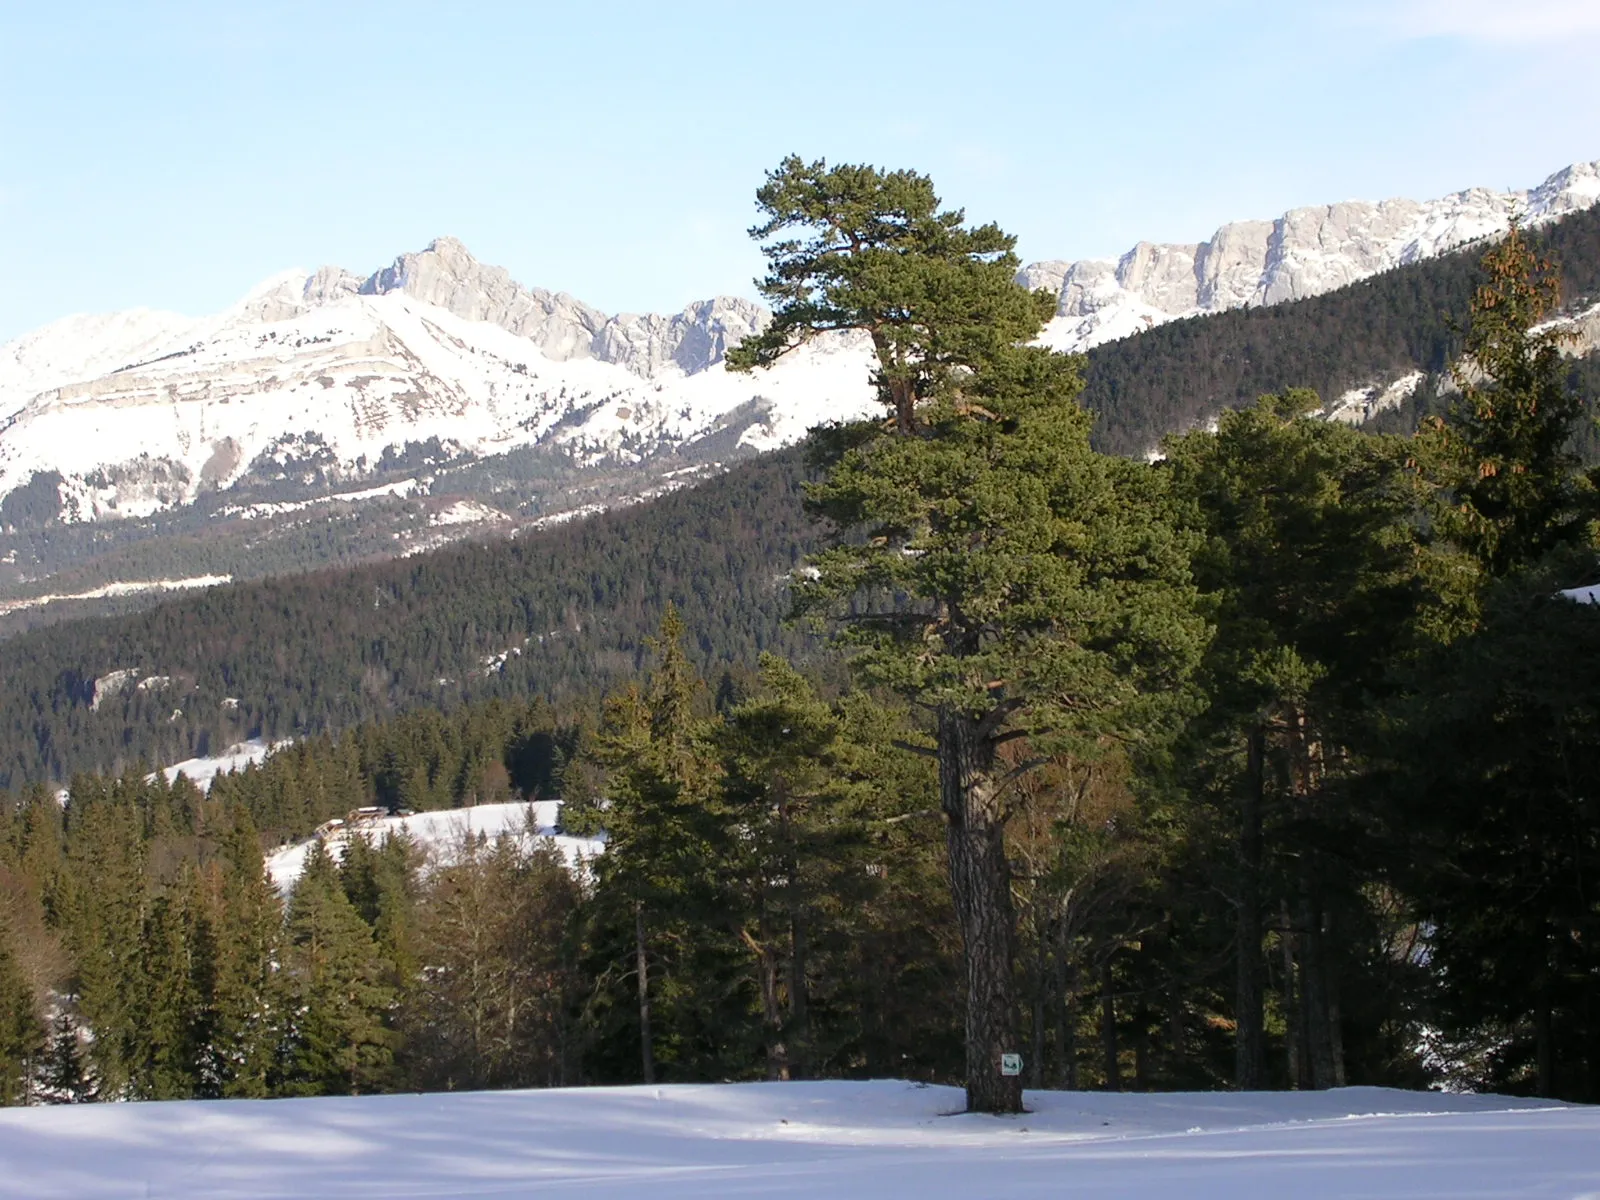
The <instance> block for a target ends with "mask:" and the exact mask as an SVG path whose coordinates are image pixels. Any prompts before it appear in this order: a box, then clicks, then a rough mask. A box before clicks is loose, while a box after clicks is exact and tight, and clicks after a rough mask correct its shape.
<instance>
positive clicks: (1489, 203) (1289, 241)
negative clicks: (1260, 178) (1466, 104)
mask: <svg viewBox="0 0 1600 1200" xmlns="http://www.w3.org/2000/svg"><path fill="white" fill-rule="evenodd" d="M1596 203H1600V161H1597V162H1586V163H1575V164H1574V165H1572V166H1570V167H1565V168H1563V169H1562V170H1560V171H1557V172H1556V173H1555V174H1554V175H1552V176H1550V178H1548V179H1546V180H1545V181H1544V182H1543V183H1541V184H1540V185H1539V186H1538V187H1536V188H1533V189H1531V190H1528V191H1512V192H1494V191H1490V190H1488V189H1486V188H1471V189H1469V190H1467V191H1464V192H1456V193H1455V194H1454V195H1450V196H1445V197H1444V198H1443V199H1440V200H1428V201H1421V202H1419V201H1416V200H1384V201H1381V202H1379V203H1376V204H1369V203H1365V202H1361V201H1345V202H1343V203H1339V204H1328V205H1319V206H1317V207H1314V208H1296V209H1291V210H1290V211H1289V212H1286V213H1284V214H1283V215H1282V216H1281V217H1278V218H1277V219H1276V220H1272V221H1237V222H1234V223H1232V224H1228V225H1224V226H1223V227H1222V228H1221V229H1219V230H1217V231H1216V233H1214V234H1213V235H1212V236H1211V239H1210V240H1209V241H1204V242H1193V243H1187V244H1160V245H1158V244H1155V243H1152V242H1140V243H1139V244H1138V245H1137V246H1134V247H1133V249H1131V250H1129V251H1128V252H1127V253H1126V254H1124V255H1123V256H1122V257H1121V258H1119V259H1116V260H1112V259H1108V258H1104V259H1102V258H1095V259H1084V260H1082V261H1080V262H1059V261H1053V262H1039V263H1033V264H1032V265H1030V266H1028V267H1025V268H1023V270H1022V272H1021V275H1020V278H1021V280H1022V281H1023V282H1024V283H1026V284H1027V285H1028V286H1029V287H1032V288H1048V289H1050V290H1051V291H1053V292H1055V293H1056V295H1057V297H1058V300H1057V305H1056V316H1055V319H1054V320H1052V321H1051V322H1050V324H1049V326H1048V327H1047V328H1046V330H1045V336H1044V340H1045V341H1046V342H1047V343H1048V344H1049V345H1052V346H1054V347H1056V348H1057V349H1061V350H1086V349H1088V348H1089V347H1091V346H1097V345H1099V344H1101V343H1102V342H1108V341H1114V340H1115V339H1117V338H1123V337H1127V336H1129V335H1130V334H1134V333H1141V332H1143V331H1144V330H1146V329H1149V328H1151V327H1152V326H1155V325H1159V324H1162V323H1163V322H1166V321H1171V320H1175V319H1177V318H1179V317H1191V316H1198V315H1200V314H1203V313H1213V312H1221V311H1223V310H1225V309H1230V308H1240V307H1243V306H1245V305H1259V304H1277V303H1279V302H1281V301H1284V300H1300V299H1304V298H1305V297H1307V296H1316V295H1320V294H1321V293H1323V292H1330V291H1333V290H1334V289H1335V288H1341V287H1344V286H1346V285H1347V284H1351V283H1355V282H1356V281H1357V280H1360V279H1365V278H1366V277H1367V276H1369V275H1375V274H1377V273H1378V272H1380V271H1387V270H1389V269H1390V268H1391V267H1398V266H1403V265H1405V264H1406V263H1412V262H1417V261H1418V260H1420V259H1424V258H1431V257H1432V256H1434V255H1436V254H1442V253H1444V252H1445V251H1447V250H1452V249H1455V248H1456V247H1458V246H1461V245H1464V244H1466V243H1468V242H1472V241H1476V240H1477V239H1479V238H1483V237H1488V236H1490V235H1492V234H1497V233H1503V232H1504V231H1505V230H1506V228H1507V227H1508V226H1509V224H1510V221H1511V218H1512V216H1513V215H1517V216H1520V217H1521V218H1522V220H1523V222H1524V223H1525V224H1527V225H1530V226H1531V225H1536V224H1539V223H1541V222H1544V221H1550V220H1554V219H1556V218H1557V217H1561V216H1565V215H1566V214H1567V213H1572V212H1577V211H1579V210H1580V209H1586V208H1590V207H1592V206H1593V205H1594V204H1596Z"/></svg>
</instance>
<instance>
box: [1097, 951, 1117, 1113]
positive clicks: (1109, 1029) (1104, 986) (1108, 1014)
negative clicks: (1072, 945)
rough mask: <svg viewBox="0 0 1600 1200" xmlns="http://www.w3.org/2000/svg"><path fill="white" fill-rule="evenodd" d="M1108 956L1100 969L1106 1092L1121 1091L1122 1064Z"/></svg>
mask: <svg viewBox="0 0 1600 1200" xmlns="http://www.w3.org/2000/svg"><path fill="white" fill-rule="evenodd" d="M1114 982H1115V979H1114V977H1113V975H1112V973H1111V958H1110V956H1109V955H1108V956H1107V958H1106V961H1105V963H1104V964H1103V965H1102V966H1101V968H1100V1051H1101V1053H1102V1055H1103V1056H1104V1057H1105V1069H1106V1091H1108V1092H1120V1091H1121V1090H1122V1064H1121V1063H1120V1062H1119V1061H1118V1048H1117V996H1116V992H1115V991H1114V990H1113V985H1114Z"/></svg>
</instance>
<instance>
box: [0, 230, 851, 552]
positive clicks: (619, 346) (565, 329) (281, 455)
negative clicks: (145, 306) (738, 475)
mask: <svg viewBox="0 0 1600 1200" xmlns="http://www.w3.org/2000/svg"><path fill="white" fill-rule="evenodd" d="M764 316H765V314H764V311H763V310H762V309H760V308H759V307H758V306H756V305H754V304H751V303H749V302H747V301H743V300H737V299H726V298H719V299H716V300H710V301H706V302H704V303H700V304H695V305H692V306H690V307H689V308H688V309H685V310H684V311H683V312H681V313H677V314H674V315H672V316H666V317H663V316H653V315H651V316H633V315H628V314H625V315H622V316H617V317H609V318H608V317H606V316H604V315H603V314H601V313H598V312H596V311H595V310H593V309H591V308H589V307H587V306H586V305H584V304H582V303H580V302H579V301H576V300H574V299H572V298H571V297H569V296H565V295H560V294H552V293H549V292H544V291H540V290H536V289H533V290H530V289H526V288H522V287H520V286H519V285H517V284H516V283H514V282H512V280H511V279H510V277H509V276H508V275H507V274H506V272H505V271H503V270H501V269H499V268H496V267H488V266H484V265H483V264H481V263H479V262H477V261H476V260H475V259H473V258H472V256H471V255H469V254H468V253H467V252H466V249H465V248H464V247H463V246H462V245H461V244H460V243H459V242H456V241H454V240H453V239H449V238H441V239H440V240H438V241H436V242H434V243H433V244H432V245H431V246H429V247H428V249H426V250H424V251H423V252H422V253H420V254H408V255H403V256H402V257H401V258H399V259H397V260H396V261H395V263H394V265H393V266H391V267H388V268H386V269H384V270H382V271H379V272H376V273H374V274H373V275H371V276H369V277H367V278H366V279H360V278H357V277H356V276H353V275H350V274H349V273H347V272H343V271H340V270H337V269H335V268H323V269H322V270H319V271H316V272H311V273H308V272H302V271H296V272H290V273H286V274H284V275H280V276H276V277H274V278H272V279H269V280H267V281H266V282H265V283H264V284H262V285H260V286H259V287H257V288H255V289H253V290H252V291H251V292H250V293H249V294H248V295H246V296H245V297H244V299H242V300H241V301H239V303H237V304H235V305H234V306H233V307H232V308H230V309H228V310H227V311H226V312H224V313H221V314H219V315H217V316H215V317H209V318H204V319H201V320H190V319H187V318H183V317H179V316H176V315H173V314H167V313H153V312H134V313H120V314H113V315H111V316H101V317H72V318H68V319H66V320H64V321H60V322H57V323H56V324H54V325H51V326H47V327H45V328H44V329H41V330H39V331H37V332H35V333H33V334H30V335H28V336H26V337H23V338H21V339H19V340H18V341H15V342H12V343H11V344H10V345H8V346H6V347H4V348H0V495H4V494H5V493H7V492H10V491H12V490H13V489H15V488H17V487H18V486H20V485H23V484H25V483H27V482H28V480H29V479H30V478H32V477H33V475H34V474H35V473H36V472H49V471H54V472H57V473H59V475H60V476H61V477H62V478H61V482H60V483H59V485H58V487H59V491H60V496H61V514H60V515H61V517H62V519H64V520H67V521H82V520H91V519H97V518H103V517H126V516H143V515H147V514H149V513H152V512H155V511H158V510H161V509H166V508H171V507H175V506H178V505H182V504H186V503H188V502H190V501H192V500H194V499H195V498H196V497H197V496H198V495H199V494H200V493H201V492H202V491H207V490H221V489H226V488H228V487H229V486H230V485H232V484H234V483H235V482H237V481H239V480H240V479H241V478H243V477H245V476H246V475H249V474H252V473H253V474H254V475H255V476H257V477H267V478H273V477H293V476H294V475H295V474H296V473H303V472H305V471H306V470H308V469H310V468H315V469H316V470H317V471H319V472H321V473H322V474H324V475H327V476H329V477H330V478H333V479H338V480H348V479H358V478H362V477H364V476H365V475H366V474H368V473H370V471H371V470H372V469H374V468H375V467H376V466H377V464H379V463H380V462H381V461H382V460H383V459H384V456H385V452H386V451H389V450H392V449H394V448H398V447H403V446H405V445H407V444H424V443H432V442H435V441H436V442H437V453H438V454H439V455H442V456H443V457H444V458H446V459H449V458H457V457H461V456H475V457H484V456H489V455H494V454H498V453H504V452H505V451H508V450H511V449H515V448H518V447H523V446H539V445H548V446H551V447H554V448H557V449H559V450H560V451H561V452H562V453H563V454H564V455H565V456H566V457H567V458H568V459H570V460H572V461H574V462H577V463H579V464H588V463H598V462H601V461H611V462H619V463H628V462H632V461H639V460H642V459H643V458H645V457H647V456H648V455H649V454H651V453H652V452H655V451H658V450H661V449H664V448H666V449H674V448H679V447H682V446H684V445H686V444H689V443H692V442H694V441H695V440H696V439H701V438H705V437H707V436H709V435H711V434H714V433H717V432H719V431H724V430H727V429H728V427H729V424H730V422H733V421H737V422H738V423H739V425H740V428H739V429H737V430H736V431H734V432H736V434H737V436H738V441H739V443H740V444H743V445H747V446H751V447H754V448H756V449H765V448H769V447H772V446H776V445H781V444H784V443H787V442H791V441H794V440H796V439H797V438H798V437H800V436H801V435H802V434H803V433H804V432H805V430H806V429H807V428H808V427H809V426H811V425H813V424H816V423H817V422H819V421H823V420H827V419H830V418H845V417H851V416H854V415H856V414H858V413H860V412H862V411H863V410H864V409H865V408H866V407H868V405H869V402H870V391H869V388H868V385H867V376H866V352H865V349H864V348H863V347H861V346H860V345H858V344H856V343H855V342H853V341H852V340H851V339H849V338H835V339H831V340H825V341H819V342H818V343H817V344H816V345H814V346H812V347H808V348H807V350H806V351H805V352H804V353H803V354H800V355H798V356H796V357H795V360H794V361H793V362H792V363H785V364H783V365H782V366H781V367H780V368H778V369H777V370H774V371H772V372H769V373H767V374H765V375H763V376H761V377H759V378H757V377H752V376H737V375H732V374H730V373H728V372H727V371H725V370H724V369H723V367H722V365H721V364H722V356H723V353H724V351H725V350H726V348H727V346H728V345H730V344H734V343H737V342H738V340H739V339H740V338H742V337H744V336H745V335H746V334H747V333H749V332H750V331H751V330H752V329H754V328H756V327H757V326H758V325H759V323H760V322H761V320H762V319H763V318H764Z"/></svg>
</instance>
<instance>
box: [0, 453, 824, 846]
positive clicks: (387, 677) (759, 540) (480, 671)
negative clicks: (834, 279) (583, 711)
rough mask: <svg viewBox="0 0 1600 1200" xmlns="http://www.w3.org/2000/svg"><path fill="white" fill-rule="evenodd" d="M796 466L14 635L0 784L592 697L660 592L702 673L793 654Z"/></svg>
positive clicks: (810, 537) (637, 658) (798, 645)
mask: <svg viewBox="0 0 1600 1200" xmlns="http://www.w3.org/2000/svg"><path fill="white" fill-rule="evenodd" d="M803 474H804V467H803V458H802V455H801V454H800V453H799V452H798V451H784V452H780V453H778V454H775V455H771V456H767V457H765V458H763V459H762V460H761V461H760V462H758V463H751V464H744V465H740V466H738V467H735V468H734V469H733V470H731V471H730V472H729V473H728V474H727V475H724V476H721V477H719V478H716V479H713V480H710V481H708V482H706V483H705V484H703V485H700V486H698V487H695V488H686V489H684V490H683V491H681V492H676V493H674V494H672V495H670V496H663V497H661V498H660V499H658V500H656V501H654V502H652V503H650V504H648V505H638V506H636V507H634V508H630V509H627V510H625V511H621V512H617V513H606V514H601V515H598V516H596V517H594V518H592V519H589V520H585V521H582V522H573V523H572V524H571V525H570V526H563V527H561V528H558V529H551V530H545V531H539V532H535V533H529V534H526V535H523V536H520V537H517V538H513V539H510V540H507V541H504V542H496V543H494V544H492V545H476V544H474V545H464V546H457V547H452V548H449V549H446V550H442V551H439V552H438V553H436V554H430V555H426V556H419V557H417V558H414V559H407V560H404V561H399V562H389V563H380V564H373V565H368V566H364V567H360V568H356V569H352V570H339V571H334V570H329V571H322V572H317V573H313V574H309V575H302V576H295V577H285V578H280V579H273V580H266V581H261V582H257V583H250V584H240V585H237V586H233V587H227V588H220V589H215V590H213V591H211V592H208V593H207V594H205V595H203V596H191V597H184V598H182V599H180V600H178V601H177V602H175V603H173V604H171V605H162V606H159V607H157V608H154V609H151V610H149V611H147V612H142V613H138V614H135V615H132V616H127V617H118V618H99V619H92V620H84V621H79V622H74V623H72V624H71V625H69V626H60V627H56V628H51V629H41V630H36V631H34V632H32V633H28V634H25V635H22V636H19V637H15V638H10V639H7V640H5V641H3V642H0V677H3V678H4V679H5V680H6V684H7V686H6V688H5V690H4V692H3V693H0V787H20V786H21V785H22V784H23V783H25V782H27V781H30V780H46V779H51V778H54V779H65V778H68V777H70V776H71V775H72V774H73V773H74V772H76V771H79V770H95V771H110V772H114V771H118V770H121V769H122V768H123V767H124V766H130V765H132V764H133V763H134V761H135V760H136V759H139V758H140V757H143V758H144V759H145V760H147V761H148V762H152V763H162V762H165V763H170V762H177V761H180V760H182V759H185V758H189V757H191V756H194V755H202V754H209V753H215V752H218V751H220V750H221V749H222V748H224V747H226V746H228V745H229V744H231V743H233V742H236V741H239V740H241V739H243V738H247V737H251V736H256V735H261V736H266V737H270V738H280V737H295V738H310V737H314V736H316V735H318V734H322V733H337V732H340V731H345V730H350V729H353V728H355V727H356V726H359V725H361V724H363V723H367V722H374V721H379V720H387V719H389V718H391V717H393V716H394V715H396V714H398V713H401V712H404V711H408V710H421V709H433V710H440V711H445V712H449V711H453V710H456V709H458V708H460V707H462V706H463V705H465V704H468V703H471V702H476V701H484V700H489V699H492V698H495V697H499V698H502V699H504V700H508V701H510V702H512V703H513V704H516V705H521V704H525V703H526V702H527V700H528V698H529V697H530V696H540V697H543V698H544V699H546V700H549V701H553V702H559V703H562V704H563V705H571V704H574V703H580V702H587V701H590V700H592V699H594V698H596V697H598V696H600V695H602V694H604V693H605V692H606V691H607V690H609V689H612V688H614V687H616V686H617V685H618V684H619V683H620V682H621V681H623V680H625V679H628V678H630V677H631V676H632V675H633V674H634V673H635V672H636V671H637V670H639V669H640V668H641V667H643V666H644V664H645V662H646V660H647V654H646V651H645V648H644V643H645V639H646V638H647V637H648V636H649V635H650V634H651V633H652V632H653V631H654V630H655V629H656V628H657V626H658V625H659V624H660V621H661V616H662V613H663V612H664V611H665V609H666V606H667V604H669V603H672V604H675V605H676V606H677V607H678V609H679V611H680V612H681V613H683V614H684V616H685V618H686V619H687V620H688V621H689V622H690V624H691V625H692V626H693V627H694V628H695V629H696V630H697V631H698V636H697V640H696V642H695V644H694V646H692V647H691V649H690V652H691V656H692V657H693V659H694V661H695V664H696V667H697V669H700V670H702V671H705V670H709V669H711V668H713V667H715V668H716V669H718V670H720V669H721V668H722V667H723V666H725V665H727V664H729V663H732V662H735V661H739V660H743V661H745V662H750V663H753V662H754V660H755V659H756V657H757V656H758V655H759V654H760V653H761V652H762V651H765V650H780V651H783V652H786V653H790V654H798V653H802V652H803V651H804V649H805V647H806V645H807V644H808V641H809V639H807V638H806V637H805V635H804V634H802V633H800V632H799V631H795V630H786V629H785V628H784V627H783V622H782V618H783V614H784V613H785V611H786V610H787V607H788V596H787V593H786V591H785V589H784V588H783V586H782V584H781V578H782V576H783V575H784V574H785V573H786V572H788V571H790V570H792V569H793V568H794V567H795V566H796V565H797V563H798V561H799V559H800V557H801V556H802V555H803V554H804V553H805V551H806V550H807V549H809V548H810V546H811V545H812V544H813V541H814V538H815V535H816V526H815V524H814V523H813V522H812V521H811V520H809V519H808V518H807V517H806V516H805V515H804V514H803V513H802V511H801V510H800V507H799V505H798V503H797V499H798V490H799V484H800V481H801V479H802V477H803ZM119 669H136V670H139V671H141V672H142V673H143V675H144V676H152V675H159V676H166V677H169V678H171V679H173V680H174V681H175V682H174V683H173V684H172V685H171V687H170V688H150V689H140V688H136V687H129V688H126V689H124V690H123V691H120V692H114V693H108V692H107V691H106V689H104V688H102V691H101V694H100V696H99V699H98V703H96V697H95V693H94V687H95V682H94V681H95V680H96V679H99V678H103V677H104V676H105V675H107V674H108V673H109V672H111V671H115V670H119ZM230 701H233V702H235V703H229V702H230ZM175 708H176V709H178V710H179V713H180V715H179V716H178V717H177V718H174V717H173V715H172V714H173V712H174V709H175ZM411 765H413V766H416V765H417V764H411ZM313 782H315V781H313ZM421 782H422V781H421V779H420V777H417V778H415V779H408V780H407V781H405V782H404V785H403V786H404V787H406V788H413V789H415V790H413V791H411V792H408V797H409V796H412V795H419V794H421V795H428V796H434V797H438V796H442V795H443V794H444V792H446V791H449V790H451V789H452V788H453V787H454V781H453V780H452V779H449V778H444V779H441V778H438V777H434V776H431V775H430V776H429V778H428V779H427V782H426V786H425V787H422V788H417V787H416V785H419V784H421ZM319 786H327V787H330V788H331V787H333V786H335V784H334V782H333V781H331V780H330V781H327V782H326V784H321V785H319ZM397 786H398V785H397ZM314 798H315V795H313V797H309V798H307V799H308V801H309V800H310V799H314ZM298 801H299V797H298V795H297V793H296V792H295V791H294V790H292V789H289V790H286V791H285V793H284V794H283V796H282V798H281V803H282V804H283V805H284V806H285V808H286V809H292V808H293V807H294V806H295V805H296V804H297V803H298ZM350 807H354V805H353V804H347V805H346V806H345V808H344V809H340V810H338V811H340V812H343V811H347V810H348V808H350ZM330 815H331V814H330ZM257 820H258V823H259V824H260V825H261V827H262V829H263V830H264V831H269V832H270V830H271V828H272V827H273V825H274V822H273V821H269V820H265V819H263V818H261V817H260V816H259V815H258V817H257Z"/></svg>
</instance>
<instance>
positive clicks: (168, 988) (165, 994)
mask: <svg viewBox="0 0 1600 1200" xmlns="http://www.w3.org/2000/svg"><path fill="white" fill-rule="evenodd" d="M186 890H187V889H183V888H179V889H174V890H173V891H169V892H166V893H163V894H160V895H157V896H154V897H153V898H152V899H151V900H150V902H149V905H148V908H147V911H146V914H145V918H144V923H143V928H142V929H141V931H140V936H139V942H138V960H137V966H136V972H137V973H136V974H135V976H134V977H133V979H132V980H130V981H128V982H129V983H130V984H131V986H130V987H129V988H128V993H129V999H130V1002H131V1006H132V1011H131V1013H130V1020H129V1024H128V1030H127V1034H126V1037H125V1050H124V1053H125V1054H126V1056H127V1070H128V1095H129V1098H130V1099H136V1100H185V1099H188V1098H190V1097H191V1096H193V1095H194V1094H195V1092H196V1090H197V1088H198V1085H199V1082H200V1059H201V1051H202V1047H203V1046H204V1045H205V1044H206V1042H207V1040H208V1035H209V1030H208V1029H206V1028H205V1022H204V1020H203V1017H202V1008H203V1006H204V1004H205V1001H206V1000H207V999H208V997H207V996H205V994H204V991H203V989H205V988H206V985H207V983H208V980H206V979H205V978H204V977H203V976H202V971H203V970H205V969H206V968H208V967H209V965H210V964H209V963H207V962H205V961H204V959H203V958H198V957H196V956H195V954H194V951H195V950H196V949H197V945H196V942H197V940H199V939H197V938H196V923H197V914H196V913H195V911H194V907H193V905H192V904H191V903H190V902H189V901H190V897H189V896H188V895H187V894H186ZM205 948H206V949H209V948H210V947H209V943H208V942H207V943H205Z"/></svg>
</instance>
